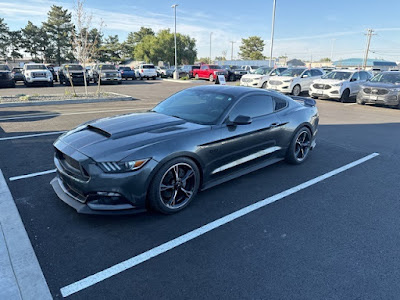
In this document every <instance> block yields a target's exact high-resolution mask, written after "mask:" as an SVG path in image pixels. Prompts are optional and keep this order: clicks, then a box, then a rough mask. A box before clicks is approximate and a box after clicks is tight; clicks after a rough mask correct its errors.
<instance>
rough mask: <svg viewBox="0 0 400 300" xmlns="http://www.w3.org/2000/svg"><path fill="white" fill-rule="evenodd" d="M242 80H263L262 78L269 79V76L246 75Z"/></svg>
mask: <svg viewBox="0 0 400 300" xmlns="http://www.w3.org/2000/svg"><path fill="white" fill-rule="evenodd" d="M242 78H250V79H261V78H269V76H268V75H259V74H246V75H243V76H242Z"/></svg>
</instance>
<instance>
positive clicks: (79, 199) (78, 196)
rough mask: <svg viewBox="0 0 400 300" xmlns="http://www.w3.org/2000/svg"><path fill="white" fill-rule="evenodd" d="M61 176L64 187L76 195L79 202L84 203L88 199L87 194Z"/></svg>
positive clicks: (73, 195) (72, 194)
mask: <svg viewBox="0 0 400 300" xmlns="http://www.w3.org/2000/svg"><path fill="white" fill-rule="evenodd" d="M60 178H61V181H62V184H63V186H64V188H65V189H66V190H67V192H68V193H69V194H71V196H72V197H74V198H75V199H76V200H78V201H79V202H82V203H84V202H85V201H86V196H85V195H84V194H83V193H82V192H80V191H77V190H76V189H74V188H73V187H72V186H70V185H69V184H68V183H66V182H65V181H63V180H62V177H60Z"/></svg>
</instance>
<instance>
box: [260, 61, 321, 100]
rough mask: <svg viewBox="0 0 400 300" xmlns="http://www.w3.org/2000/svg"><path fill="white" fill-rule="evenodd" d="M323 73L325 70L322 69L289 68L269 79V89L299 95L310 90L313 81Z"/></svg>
mask: <svg viewBox="0 0 400 300" xmlns="http://www.w3.org/2000/svg"><path fill="white" fill-rule="evenodd" d="M322 75H324V72H323V71H322V70H321V69H314V68H313V69H307V68H306V67H301V68H289V69H287V70H285V71H283V72H282V73H281V75H280V76H276V77H274V78H273V79H271V80H269V81H268V83H267V89H270V90H276V91H279V92H281V93H284V94H292V95H294V96H298V95H299V94H300V93H301V92H304V91H308V89H309V88H310V85H311V84H312V82H313V81H314V80H315V79H318V78H320V77H321V76H322Z"/></svg>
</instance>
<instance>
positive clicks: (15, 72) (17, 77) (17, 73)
mask: <svg viewBox="0 0 400 300" xmlns="http://www.w3.org/2000/svg"><path fill="white" fill-rule="evenodd" d="M11 73H12V76H13V77H14V81H15V82H17V81H24V75H23V74H22V68H13V69H12V70H11Z"/></svg>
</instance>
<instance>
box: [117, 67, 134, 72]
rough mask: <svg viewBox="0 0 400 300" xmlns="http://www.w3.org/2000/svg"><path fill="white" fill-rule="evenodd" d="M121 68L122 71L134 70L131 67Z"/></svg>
mask: <svg viewBox="0 0 400 300" xmlns="http://www.w3.org/2000/svg"><path fill="white" fill-rule="evenodd" d="M119 69H120V70H122V71H132V70H131V68H129V67H120V68H119Z"/></svg>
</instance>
